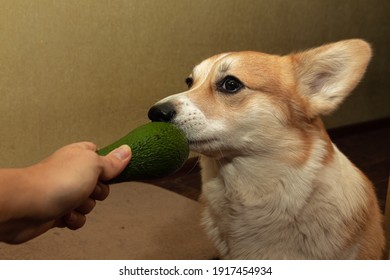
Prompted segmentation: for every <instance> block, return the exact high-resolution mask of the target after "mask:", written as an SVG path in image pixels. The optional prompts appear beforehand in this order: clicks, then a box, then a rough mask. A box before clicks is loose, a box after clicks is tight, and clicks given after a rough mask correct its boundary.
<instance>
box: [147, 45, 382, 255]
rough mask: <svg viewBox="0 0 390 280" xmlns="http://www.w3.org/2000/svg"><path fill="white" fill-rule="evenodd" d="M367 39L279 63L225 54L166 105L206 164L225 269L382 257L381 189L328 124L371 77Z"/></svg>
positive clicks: (158, 107) (206, 221)
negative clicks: (250, 262)
mask: <svg viewBox="0 0 390 280" xmlns="http://www.w3.org/2000/svg"><path fill="white" fill-rule="evenodd" d="M370 58H371V48H370V45H369V44H368V43H366V42H365V41H363V40H360V39H351V40H344V41H340V42H336V43H331V44H326V45H323V46H320V47H317V48H314V49H310V50H307V51H303V52H298V53H292V54H290V55H285V56H278V55H270V54H265V53H260V52H252V51H244V52H230V53H223V54H219V55H215V56H213V57H211V58H208V59H206V60H204V61H203V62H201V63H200V64H199V65H197V66H196V67H195V68H194V69H193V71H192V73H191V75H190V76H189V77H188V78H187V79H186V83H187V85H188V90H187V91H185V92H182V93H179V94H175V95H171V96H169V97H167V98H165V99H163V100H161V101H159V102H157V103H156V104H155V105H154V106H153V107H151V108H150V110H149V113H148V115H149V118H150V119H151V120H152V121H163V122H170V123H172V124H174V125H176V126H177V127H179V128H180V129H182V130H183V131H184V132H185V133H186V136H187V138H188V141H189V144H190V148H191V149H192V150H193V151H195V152H198V153H199V154H200V155H201V156H200V157H201V159H200V164H201V176H202V194H201V198H200V201H201V203H202V206H203V213H202V224H203V226H204V228H205V230H206V232H207V234H208V236H209V237H210V239H211V240H212V241H213V242H214V244H215V247H216V249H217V250H218V252H219V254H220V258H222V259H380V258H381V256H382V251H383V248H384V233H383V228H382V215H381V213H380V209H379V206H378V201H377V198H376V195H375V191H374V187H373V185H372V183H371V182H370V181H369V180H368V179H367V177H366V176H365V175H364V174H363V173H362V172H361V171H360V170H359V169H358V168H356V166H354V165H353V164H352V163H351V162H350V161H349V160H348V159H347V158H346V156H344V155H343V154H342V153H341V152H340V151H339V150H338V149H337V147H336V146H335V145H334V144H333V143H332V142H331V140H330V138H329V136H328V134H327V132H326V130H325V128H324V125H323V123H322V121H321V119H320V117H321V116H323V115H327V114H329V113H331V112H332V111H334V110H335V109H336V108H337V107H338V106H339V105H340V103H342V101H343V100H344V99H345V98H346V97H347V96H348V95H349V94H350V92H351V91H352V90H353V89H354V87H355V86H356V85H357V84H358V82H359V80H360V79H361V78H362V76H363V74H364V72H365V69H366V67H367V64H368V62H369V60H370Z"/></svg>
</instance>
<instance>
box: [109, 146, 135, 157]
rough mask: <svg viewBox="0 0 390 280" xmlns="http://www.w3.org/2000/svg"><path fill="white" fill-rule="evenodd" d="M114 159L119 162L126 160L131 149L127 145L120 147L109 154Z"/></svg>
mask: <svg viewBox="0 0 390 280" xmlns="http://www.w3.org/2000/svg"><path fill="white" fill-rule="evenodd" d="M111 154H113V155H114V156H115V157H116V158H118V159H120V160H125V159H127V158H128V157H129V156H130V154H131V149H130V147H129V146H128V145H122V146H120V147H118V148H116V149H115V150H113V151H112V152H111Z"/></svg>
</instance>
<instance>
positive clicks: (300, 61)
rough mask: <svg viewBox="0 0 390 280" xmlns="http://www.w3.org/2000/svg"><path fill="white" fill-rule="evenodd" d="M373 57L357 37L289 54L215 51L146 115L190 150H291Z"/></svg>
mask: <svg viewBox="0 0 390 280" xmlns="http://www.w3.org/2000/svg"><path fill="white" fill-rule="evenodd" d="M370 57H371V49H370V46H369V45H368V44H367V43H366V42H364V41H362V40H346V41H341V42H337V43H333V44H328V45H324V46H321V47H318V48H315V49H311V50H308V51H304V52H300V53H294V54H290V55H286V56H276V55H269V54H265V53H259V52H231V53H224V54H220V55H216V56H213V57H211V58H208V59H206V60H204V61H203V62H201V63H200V64H199V65H197V66H196V67H195V68H194V69H193V71H192V73H191V74H190V75H189V77H188V78H187V79H186V83H187V85H188V90H187V91H185V92H182V93H179V94H175V95H172V96H169V97H167V98H165V99H163V100H161V101H159V102H158V103H156V104H155V105H154V106H153V107H152V108H151V109H150V110H149V118H150V119H151V120H153V121H164V122H171V123H173V124H175V125H176V126H178V127H179V128H181V129H182V130H183V131H184V132H185V133H186V135H187V138H188V140H189V143H190V146H191V149H192V150H194V151H197V152H199V153H202V154H205V155H208V156H213V157H221V156H229V155H237V154H240V155H245V154H247V153H248V154H253V153H257V154H259V153H261V154H263V155H266V154H269V153H273V152H277V151H278V150H280V149H284V148H289V149H295V148H297V145H296V144H298V143H301V144H302V143H304V142H305V141H308V140H307V138H308V131H310V130H316V129H319V128H318V127H317V125H316V124H317V123H318V121H317V120H318V118H319V116H321V115H325V114H329V113H330V112H332V111H334V110H335V109H336V108H337V107H338V106H339V105H340V103H341V102H342V101H343V100H344V99H345V97H346V96H347V95H348V94H349V93H350V92H351V91H352V90H353V88H354V87H355V86H356V85H357V84H358V82H359V80H360V79H361V77H362V76H363V73H364V71H365V69H366V66H367V64H368V62H369V60H370ZM302 145H303V144H302Z"/></svg>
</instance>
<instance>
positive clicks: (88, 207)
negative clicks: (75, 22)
mask: <svg viewBox="0 0 390 280" xmlns="http://www.w3.org/2000/svg"><path fill="white" fill-rule="evenodd" d="M130 158H131V150H130V148H129V147H128V146H122V147H120V148H118V149H116V150H114V151H112V152H111V153H110V154H108V155H107V156H104V157H103V156H99V155H98V154H97V153H96V146H95V144H93V143H90V142H81V143H75V144H71V145H68V146H65V147H63V148H61V149H59V150H57V151H56V152H54V153H53V154H52V155H51V156H49V157H48V158H46V159H45V160H43V161H41V162H40V163H37V164H35V165H33V166H30V167H27V168H25V169H22V170H21V172H24V174H23V175H22V176H21V178H24V183H25V188H24V189H23V190H22V191H21V192H23V193H19V197H18V202H19V204H20V207H19V208H20V209H19V208H18V209H15V211H16V213H14V215H13V216H14V217H13V219H11V223H8V225H9V227H7V229H8V234H7V236H10V239H9V240H4V238H3V240H4V241H6V242H9V243H21V242H24V241H27V240H29V239H32V238H34V237H36V236H38V235H40V234H42V233H44V232H46V231H47V230H49V229H51V228H53V227H68V228H70V229H78V228H80V227H82V226H83V225H84V224H85V221H86V217H85V215H86V214H88V213H89V212H91V211H92V209H93V208H94V206H95V204H96V200H104V199H105V198H106V197H107V196H108V193H109V187H108V185H106V184H104V183H102V182H104V181H108V180H110V179H112V178H114V177H115V176H117V175H119V173H120V172H121V171H122V170H123V169H124V168H125V167H126V165H127V164H128V162H129V160H130ZM23 200H24V202H23ZM3 235H4V234H3Z"/></svg>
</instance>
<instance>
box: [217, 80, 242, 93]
mask: <svg viewBox="0 0 390 280" xmlns="http://www.w3.org/2000/svg"><path fill="white" fill-rule="evenodd" d="M243 87H244V85H243V84H242V82H241V81H240V80H239V79H237V78H236V77H233V76H227V77H225V78H224V79H222V81H220V82H219V83H218V84H217V88H218V90H219V91H221V92H223V93H237V92H238V91H240V90H241V89H242V88H243Z"/></svg>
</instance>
